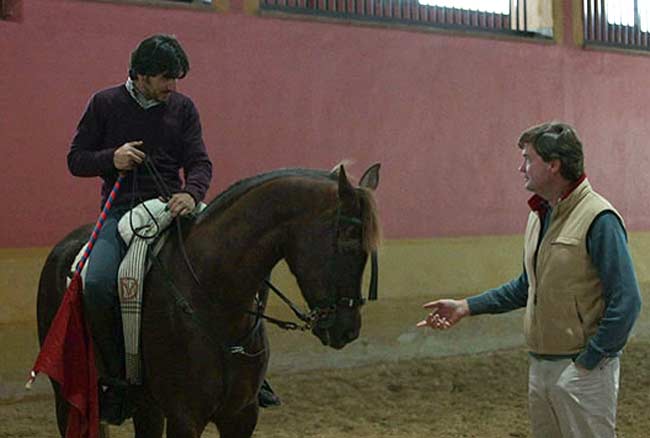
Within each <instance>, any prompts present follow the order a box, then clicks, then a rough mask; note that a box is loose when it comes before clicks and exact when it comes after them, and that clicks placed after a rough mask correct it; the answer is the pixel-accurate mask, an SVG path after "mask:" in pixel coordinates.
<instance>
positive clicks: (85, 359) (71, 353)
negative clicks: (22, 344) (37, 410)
mask: <svg viewBox="0 0 650 438" xmlns="http://www.w3.org/2000/svg"><path fill="white" fill-rule="evenodd" d="M82 290H83V285H82V281H81V276H80V275H79V274H78V273H77V274H75V275H74V277H73V278H72V281H71V282H70V286H69V287H68V289H67V290H66V292H65V294H64V295H63V301H62V302H61V306H60V307H59V310H58V311H57V313H56V316H55V317H54V320H53V321H52V325H51V326H50V331H49V332H48V333H47V337H46V338H45V342H44V343H43V345H42V346H41V351H40V353H39V355H38V357H37V358H36V363H35V364H34V367H33V371H34V372H35V373H39V372H42V373H45V374H47V375H48V376H50V377H51V378H52V379H54V380H56V381H57V382H58V383H59V384H60V385H61V396H62V397H63V398H64V399H65V400H66V401H67V402H68V403H69V404H70V410H69V412H68V427H67V430H66V438H98V437H99V399H98V396H99V394H98V392H97V369H96V367H95V352H94V350H93V343H92V341H91V337H90V331H89V329H88V327H87V326H86V322H85V320H84V316H83V307H82V302H81V299H82V297H81V295H82Z"/></svg>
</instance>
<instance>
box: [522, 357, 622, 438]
mask: <svg viewBox="0 0 650 438" xmlns="http://www.w3.org/2000/svg"><path fill="white" fill-rule="evenodd" d="M619 374H620V362H619V359H618V357H614V358H607V359H604V360H603V361H602V362H601V363H600V364H599V365H598V366H597V367H596V368H594V369H593V370H590V371H587V370H582V369H578V368H576V366H575V364H574V363H573V361H572V360H571V359H564V360H558V361H551V360H540V359H536V358H534V357H531V358H530V368H529V373H528V410H529V415H530V425H531V430H532V433H533V437H535V438H615V437H616V431H615V426H616V402H617V398H618V388H619Z"/></svg>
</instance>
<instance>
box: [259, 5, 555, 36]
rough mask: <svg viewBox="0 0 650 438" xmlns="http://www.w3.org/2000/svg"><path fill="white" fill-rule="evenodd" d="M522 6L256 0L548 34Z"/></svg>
mask: <svg viewBox="0 0 650 438" xmlns="http://www.w3.org/2000/svg"><path fill="white" fill-rule="evenodd" d="M526 6H527V5H526V0H511V1H510V11H509V13H507V14H504V13H498V12H488V11H481V10H469V9H459V8H449V7H443V6H436V5H430V4H425V3H424V2H423V3H420V1H419V0H260V9H261V10H263V11H281V12H286V13H296V14H302V15H318V16H326V17H333V18H344V19H352V20H361V21H372V22H390V23H398V24H407V25H418V26H429V27H436V28H444V29H450V30H453V29H458V30H470V31H480V32H490V33H506V34H515V35H519V36H531V37H539V36H542V37H545V38H548V35H541V34H539V33H538V32H535V31H531V30H529V26H528V21H529V20H528V14H527V7H526Z"/></svg>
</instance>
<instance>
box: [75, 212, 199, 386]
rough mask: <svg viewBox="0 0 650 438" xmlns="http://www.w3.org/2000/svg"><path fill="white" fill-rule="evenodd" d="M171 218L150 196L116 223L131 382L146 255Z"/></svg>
mask: <svg viewBox="0 0 650 438" xmlns="http://www.w3.org/2000/svg"><path fill="white" fill-rule="evenodd" d="M205 207H206V205H205V204H204V203H199V204H198V205H197V207H196V208H195V210H194V211H193V212H192V214H197V213H199V212H201V211H202V210H203V209H204V208H205ZM172 221H173V218H172V215H171V213H170V212H169V210H167V204H166V203H165V202H163V201H161V200H159V199H150V200H147V201H144V202H142V203H140V204H138V205H136V206H135V207H134V208H132V209H131V210H129V211H128V212H127V213H125V214H124V216H122V218H121V219H120V221H119V223H118V232H119V233H120V236H121V237H122V240H123V241H124V243H125V244H126V245H127V248H128V249H127V251H126V254H125V255H124V258H123V259H122V262H121V263H120V267H119V269H118V278H117V291H118V296H119V300H120V308H121V312H122V329H123V332H124V350H125V361H126V363H125V365H126V367H125V369H126V376H125V377H126V380H127V382H128V383H129V384H132V385H140V384H142V364H141V360H140V359H141V358H140V323H141V315H142V291H143V284H144V278H145V275H146V273H147V272H148V270H149V269H150V268H151V260H150V256H151V255H156V254H158V252H159V251H160V250H161V249H162V247H163V245H164V243H165V241H166V240H167V236H168V234H169V233H168V232H167V230H168V229H169V227H170V225H171V223H172ZM85 248H86V246H84V247H83V248H81V251H80V252H79V254H77V257H76V258H75V261H74V263H73V265H72V269H74V267H75V266H76V265H77V263H78V261H79V260H80V259H81V255H82V254H83V252H84V250H85ZM87 266H88V263H86V265H85V266H84V268H83V270H82V272H81V276H82V279H83V278H85V273H86V268H87Z"/></svg>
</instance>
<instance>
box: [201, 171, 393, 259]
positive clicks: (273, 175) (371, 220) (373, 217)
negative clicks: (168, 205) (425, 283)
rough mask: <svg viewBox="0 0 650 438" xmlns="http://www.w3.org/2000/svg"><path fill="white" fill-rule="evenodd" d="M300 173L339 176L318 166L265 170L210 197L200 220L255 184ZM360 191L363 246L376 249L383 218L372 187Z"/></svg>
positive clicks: (229, 202)
mask: <svg viewBox="0 0 650 438" xmlns="http://www.w3.org/2000/svg"><path fill="white" fill-rule="evenodd" d="M296 176H298V177H306V178H310V179H315V180H323V179H327V180H330V181H334V182H335V181H336V180H337V175H336V173H332V172H329V171H325V170H315V169H303V168H285V169H277V170H272V171H270V172H266V173H261V174H259V175H255V176H252V177H248V178H244V179H242V180H240V181H237V182H235V183H233V184H232V185H231V186H230V187H228V188H227V189H226V190H224V191H223V192H221V193H220V194H218V195H217V196H216V197H215V198H214V199H213V200H212V201H210V203H209V204H208V206H207V207H206V208H205V209H204V210H203V211H202V212H201V213H200V214H199V215H198V216H197V218H196V220H197V222H200V221H202V219H204V218H206V217H208V216H212V215H214V214H219V213H220V212H222V211H224V210H226V209H227V208H228V207H230V206H231V205H232V204H233V203H234V202H235V201H237V199H239V198H241V197H242V196H244V195H245V194H246V193H248V192H249V191H251V190H252V189H254V188H255V187H258V186H260V185H262V184H265V183H267V182H269V181H272V180H276V179H279V178H286V177H296ZM357 193H358V194H359V199H360V202H361V206H362V211H363V214H362V218H361V220H362V223H363V236H364V241H363V246H364V248H365V249H366V250H367V251H373V250H376V249H377V247H378V246H379V243H380V240H381V235H380V234H381V233H380V227H379V218H378V215H377V208H376V205H375V200H374V196H373V194H372V191H370V190H367V189H364V188H358V189H357Z"/></svg>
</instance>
